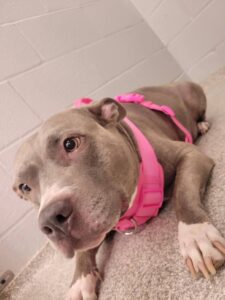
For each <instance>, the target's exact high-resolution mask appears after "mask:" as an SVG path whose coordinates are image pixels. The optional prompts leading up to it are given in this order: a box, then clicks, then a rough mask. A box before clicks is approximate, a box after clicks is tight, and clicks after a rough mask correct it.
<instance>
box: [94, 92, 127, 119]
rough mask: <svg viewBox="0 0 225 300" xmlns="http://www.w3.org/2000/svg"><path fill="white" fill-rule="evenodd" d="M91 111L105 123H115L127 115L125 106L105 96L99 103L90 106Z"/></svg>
mask: <svg viewBox="0 0 225 300" xmlns="http://www.w3.org/2000/svg"><path fill="white" fill-rule="evenodd" d="M89 111H90V112H91V113H93V114H94V115H95V116H96V117H97V119H98V120H99V121H100V122H101V123H104V124H109V123H111V124H113V123H114V124H115V123H117V122H119V121H121V120H122V119H123V118H124V117H125V116H126V110H125V108H124V107H123V106H122V105H121V104H120V103H118V102H117V101H115V100H114V99H111V98H104V99H102V100H101V101H99V102H98V103H96V104H94V105H92V106H90V107H89Z"/></svg>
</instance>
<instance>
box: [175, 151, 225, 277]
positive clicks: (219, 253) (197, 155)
mask: <svg viewBox="0 0 225 300" xmlns="http://www.w3.org/2000/svg"><path fill="white" fill-rule="evenodd" d="M213 166H214V163H213V161H212V160H211V159H210V158H208V157H207V156H205V155H204V154H203V153H201V152H200V151H198V149H197V148H196V147H195V146H193V145H185V146H184V148H183V149H182V150H181V151H179V159H178V163H177V168H176V178H175V184H174V191H173V199H174V201H175V209H176V214H177V218H178V221H179V224H178V239H179V243H180V249H181V254H182V255H183V257H184V259H185V263H186V265H187V267H188V269H189V271H190V272H191V273H192V275H193V277H196V276H197V275H198V274H201V273H202V274H203V275H204V276H205V277H206V278H209V276H210V274H212V275H214V274H215V273H216V268H218V267H219V266H220V265H222V264H223V262H224V260H225V257H224V255H225V239H224V238H223V237H222V236H221V234H220V232H219V231H218V230H217V229H216V228H215V226H214V225H212V224H211V222H210V220H209V218H208V216H207V214H206V212H205V210H204V208H203V205H202V203H201V200H202V197H203V195H204V192H205V189H206V185H207V182H208V179H209V177H210V173H211V171H212V169H213Z"/></svg>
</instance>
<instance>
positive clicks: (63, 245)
mask: <svg viewBox="0 0 225 300" xmlns="http://www.w3.org/2000/svg"><path fill="white" fill-rule="evenodd" d="M107 233H108V232H105V233H101V234H99V235H98V236H97V237H93V238H92V239H91V240H90V239H75V238H73V237H65V238H63V239H60V240H56V241H54V242H53V241H52V243H53V246H55V247H56V248H57V249H58V250H60V252H62V253H63V255H64V256H65V257H67V258H72V257H73V256H74V254H75V252H76V251H78V250H79V251H87V250H90V249H93V248H96V247H98V246H100V245H101V243H102V242H103V241H104V239H105V237H106V234H107Z"/></svg>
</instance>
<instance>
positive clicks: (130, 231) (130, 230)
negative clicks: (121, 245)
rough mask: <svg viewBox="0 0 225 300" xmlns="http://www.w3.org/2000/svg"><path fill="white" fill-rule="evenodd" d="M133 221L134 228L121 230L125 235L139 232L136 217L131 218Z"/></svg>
mask: <svg viewBox="0 0 225 300" xmlns="http://www.w3.org/2000/svg"><path fill="white" fill-rule="evenodd" d="M130 221H131V223H132V224H133V225H134V228H130V229H127V230H125V231H120V232H121V233H123V234H124V235H132V234H134V233H136V232H137V229H138V224H137V222H136V221H135V219H133V218H131V219H130Z"/></svg>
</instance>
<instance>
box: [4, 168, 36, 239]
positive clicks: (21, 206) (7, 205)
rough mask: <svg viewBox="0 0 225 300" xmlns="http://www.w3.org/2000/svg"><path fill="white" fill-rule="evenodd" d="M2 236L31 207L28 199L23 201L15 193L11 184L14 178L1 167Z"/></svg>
mask: <svg viewBox="0 0 225 300" xmlns="http://www.w3.org/2000/svg"><path fill="white" fill-rule="evenodd" d="M0 178H1V185H0V195H1V198H0V207H1V209H0V220H1V222H0V238H1V236H2V235H4V234H5V232H6V231H7V230H8V229H9V228H10V227H11V224H12V223H14V222H18V220H19V219H21V218H22V217H23V215H24V214H25V213H26V212H27V211H28V210H30V209H31V207H30V205H28V203H26V201H21V199H19V198H18V197H17V196H16V195H15V193H13V191H12V188H11V185H12V182H11V181H12V180H11V178H10V176H8V175H7V174H5V172H4V170H3V169H1V168H0Z"/></svg>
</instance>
